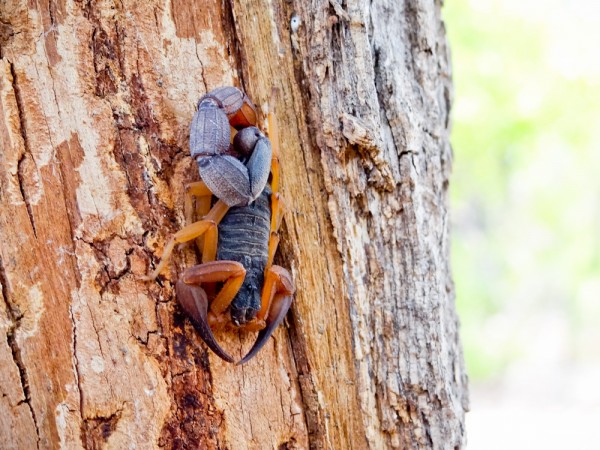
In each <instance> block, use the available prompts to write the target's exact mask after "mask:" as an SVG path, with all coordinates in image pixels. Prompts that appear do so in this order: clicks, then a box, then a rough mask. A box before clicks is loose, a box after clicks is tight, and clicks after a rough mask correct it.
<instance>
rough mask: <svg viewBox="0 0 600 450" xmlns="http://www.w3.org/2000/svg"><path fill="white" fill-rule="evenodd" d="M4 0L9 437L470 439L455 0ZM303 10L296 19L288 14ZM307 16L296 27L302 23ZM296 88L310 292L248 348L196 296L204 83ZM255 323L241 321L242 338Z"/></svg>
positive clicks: (262, 97)
mask: <svg viewBox="0 0 600 450" xmlns="http://www.w3.org/2000/svg"><path fill="white" fill-rule="evenodd" d="M394 3H395V2H392V1H391V0H378V1H375V2H372V3H371V2H359V1H356V0H346V1H345V2H340V3H338V2H337V1H336V0H329V1H327V0H315V1H312V2H302V1H299V0H288V1H285V2H270V1H267V0H253V1H241V0H232V1H231V3H230V2H226V1H223V2H222V1H217V0H214V1H210V0H205V1H183V0H172V1H171V2H166V3H163V2H160V1H148V2H133V1H131V0H123V1H118V2H116V1H112V0H105V1H98V2H92V1H90V0H87V1H72V0H47V1H46V0H44V1H37V2H33V1H30V2H25V1H18V0H5V1H3V2H2V4H1V6H0V52H1V54H0V56H1V60H0V133H1V153H0V202H1V209H0V227H1V228H0V239H1V242H0V244H1V247H0V283H1V285H2V297H3V299H2V300H3V301H2V302H0V390H1V394H2V396H1V398H0V408H1V409H2V411H3V413H2V414H1V418H0V439H1V441H0V442H2V446H3V447H4V448H22V449H30V448H36V447H37V448H43V449H47V448H59V447H61V448H82V447H83V448H89V449H96V448H111V449H121V448H127V447H135V448H157V447H166V448H230V449H245V448H256V449H259V448H260V449H262V448H279V449H285V448H316V449H320V448H338V449H349V448H352V449H363V448H370V449H380V448H440V449H441V448H449V449H454V448H459V447H461V446H462V444H463V442H464V412H465V410H466V408H467V387H466V375H465V371H464V366H463V362H462V355H461V349H460V344H459V340H458V332H457V317H456V313H455V309H454V288H453V284H452V280H451V277H450V270H449V248H448V247H449V239H448V230H449V221H448V195H447V194H448V177H449V172H450V166H451V162H452V154H451V149H450V144H449V137H448V134H449V119H448V114H449V108H450V101H451V92H452V86H451V79H450V76H451V73H450V66H449V56H448V48H447V43H446V37H445V31H444V26H443V23H442V20H441V16H440V8H441V4H440V2H436V3H435V4H431V3H430V2H425V1H423V0H415V1H408V2H400V3H399V4H397V5H394ZM292 18H293V20H291V19H292ZM298 24H299V26H298ZM220 85H236V86H241V87H242V88H243V89H244V90H245V91H246V92H247V94H248V95H249V97H250V98H251V99H253V101H254V102H255V103H256V104H257V105H259V106H261V107H263V116H264V112H265V105H266V104H267V102H268V100H269V98H270V93H271V90H272V88H273V87H275V88H277V90H278V95H277V102H276V116H277V120H278V123H279V128H280V136H281V137H280V139H281V146H282V163H283V168H282V189H283V195H284V197H285V199H286V203H287V206H288V212H287V215H286V217H285V220H284V225H283V231H282V243H281V245H280V251H279V254H278V256H277V258H278V263H279V264H281V265H282V266H284V267H288V268H289V269H290V271H291V273H292V274H293V276H294V278H295V282H296V286H297V294H296V296H295V299H294V303H293V305H292V310H291V313H290V314H289V317H288V321H287V323H286V324H285V325H284V326H281V327H280V328H279V329H278V330H277V331H276V333H275V336H274V338H273V339H271V340H270V341H269V343H268V344H267V345H266V346H265V348H264V349H263V350H262V351H261V352H260V353H259V355H258V356H257V357H256V358H255V359H253V360H252V361H251V362H250V363H248V364H247V365H244V366H241V367H240V366H233V365H230V364H227V363H224V362H222V361H221V360H220V359H218V358H217V357H216V356H214V355H213V354H212V353H210V352H208V351H207V349H206V347H205V345H204V344H203V343H202V342H201V340H200V339H199V337H198V335H197V333H196V332H195V331H194V329H193V327H192V326H191V324H190V322H189V321H188V320H187V319H186V318H185V316H184V315H183V313H182V312H181V310H180V309H179V308H178V306H177V304H176V301H175V299H174V289H173V287H174V282H175V281H176V279H177V277H178V274H180V273H181V272H182V270H183V269H184V268H185V267H188V266H190V265H193V264H195V263H197V261H198V259H197V255H196V253H195V251H194V249H193V248H192V246H187V247H182V248H181V249H180V250H179V251H177V252H176V254H175V256H174V258H173V259H172V261H171V263H170V264H169V269H168V270H166V271H165V273H164V276H163V277H161V278H159V281H157V282H152V283H148V282H144V281H141V280H140V277H141V276H142V275H144V274H146V273H147V272H148V271H149V270H150V269H151V263H153V264H155V263H156V262H157V260H158V259H159V258H160V255H161V253H162V251H163V248H164V245H165V242H166V240H167V239H168V237H169V235H170V233H173V232H174V231H176V230H177V229H178V228H180V227H181V225H182V224H183V221H184V220H183V187H184V185H185V184H186V183H187V182H190V181H193V180H197V179H198V172H197V169H196V167H195V163H193V161H192V160H191V158H190V157H189V148H188V133H189V124H190V121H191V118H192V115H193V113H194V108H195V106H196V103H197V100H198V99H199V97H200V96H201V95H202V94H203V93H205V92H207V91H208V90H211V89H213V88H215V87H217V86H220ZM251 338H252V336H248V335H246V334H238V333H221V334H219V339H220V340H221V342H223V345H224V346H225V347H226V348H227V349H229V351H231V352H233V353H234V354H235V355H237V356H240V355H242V354H243V353H244V350H247V349H248V345H249V343H250V342H251Z"/></svg>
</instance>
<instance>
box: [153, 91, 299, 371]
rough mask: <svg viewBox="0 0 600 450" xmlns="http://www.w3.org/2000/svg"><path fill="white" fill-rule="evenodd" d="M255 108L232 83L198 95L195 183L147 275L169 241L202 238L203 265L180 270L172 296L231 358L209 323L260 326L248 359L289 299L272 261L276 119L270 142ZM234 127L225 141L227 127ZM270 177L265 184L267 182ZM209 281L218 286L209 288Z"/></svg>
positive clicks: (276, 220)
mask: <svg viewBox="0 0 600 450" xmlns="http://www.w3.org/2000/svg"><path fill="white" fill-rule="evenodd" d="M255 123H256V110H255V108H254V106H253V105H252V103H251V102H250V100H249V99H248V98H247V97H246V95H245V94H243V93H242V92H241V91H240V90H239V89H237V88H233V87H222V88H217V89H215V90H213V91H211V92H210V93H208V94H207V95H205V96H204V97H202V98H201V99H200V101H199V106H198V111H197V112H196V114H195V116H194V119H193V121H192V126H191V130H190V152H191V155H192V157H193V158H194V159H195V160H196V161H197V163H198V169H199V172H200V177H201V178H202V181H201V182H196V183H191V184H190V185H188V187H187V189H186V202H185V203H186V220H187V221H188V223H189V222H192V212H191V210H192V204H193V198H195V199H196V211H197V215H198V216H199V217H201V219H200V220H198V221H196V222H193V223H191V224H189V225H187V226H186V227H184V228H183V229H181V230H180V231H178V232H177V233H175V234H174V235H173V237H172V238H171V240H170V241H169V243H168V244H167V246H166V247H165V250H164V252H163V256H162V260H161V262H160V264H158V266H157V267H156V269H155V270H154V272H153V273H152V274H151V275H150V276H149V277H147V278H148V279H155V278H156V277H157V276H158V274H159V272H160V271H161V269H162V268H163V267H164V265H165V264H166V261H167V260H168V258H169V256H170V254H171V252H172V250H173V248H174V246H175V244H176V243H181V242H188V241H190V240H193V239H196V238H199V237H200V238H201V239H202V241H203V242H202V243H201V247H202V264H198V265H195V266H192V267H189V268H188V269H186V270H185V271H184V272H183V274H182V275H181V277H180V279H179V281H178V282H177V284H176V291H177V300H178V302H179V304H180V305H181V307H182V308H183V310H184V311H185V312H186V313H187V314H188V315H189V317H190V318H191V320H192V322H193V323H194V325H195V327H196V329H197V330H198V332H199V333H200V336H201V337H202V339H203V340H204V342H205V343H206V344H207V345H208V347H209V348H210V349H211V350H213V351H214V352H215V353H216V354H217V355H218V356H219V357H221V358H222V359H224V360H226V361H228V362H233V361H234V359H233V358H232V357H231V356H230V355H229V354H228V353H227V352H225V351H224V350H223V349H222V348H221V346H220V345H219V343H218V342H217V341H216V339H215V336H214V335H213V330H218V329H225V328H227V327H229V326H234V327H237V328H241V329H244V330H248V331H259V334H258V337H257V339H256V341H255V343H254V346H253V347H252V349H251V350H250V351H249V352H248V354H247V355H246V356H245V357H244V358H242V359H241V360H240V361H239V363H238V364H242V363H245V362H247V361H248V360H249V359H251V358H252V357H253V356H254V355H255V354H256V353H257V352H258V351H259V350H260V349H261V348H262V347H263V345H264V344H265V343H266V342H267V340H268V338H269V337H270V336H271V335H272V334H273V331H274V330H275V329H276V328H277V326H278V325H279V324H280V323H281V322H282V321H283V319H284V317H285V315H286V313H287V311H288V309H289V307H290V305H291V302H292V295H293V293H294V290H295V288H294V283H293V281H292V278H291V275H290V274H289V272H288V271H287V270H286V269H284V268H282V267H279V266H276V265H273V257H274V255H275V252H276V250H277V245H278V243H279V236H278V229H279V224H280V222H281V218H282V214H283V209H282V203H281V199H280V194H279V192H278V190H279V160H278V145H277V144H278V142H277V126H276V124H275V120H274V116H273V115H272V113H270V114H269V128H270V129H269V131H270V137H271V138H272V139H273V146H272V145H271V142H270V141H269V139H267V138H266V137H265V136H264V135H263V134H262V133H261V132H260V130H259V129H258V128H256V127H255V126H254V124H255ZM230 125H231V126H232V127H235V128H236V129H238V130H239V131H237V133H236V135H235V138H234V139H233V143H231V131H230V128H229V126H230ZM269 179H270V184H267V181H268V180H269ZM215 288H218V293H216V294H213V291H214V290H215Z"/></svg>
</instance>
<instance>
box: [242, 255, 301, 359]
mask: <svg viewBox="0 0 600 450" xmlns="http://www.w3.org/2000/svg"><path fill="white" fill-rule="evenodd" d="M294 291H295V287H294V282H293V281H292V277H291V275H290V273H289V272H288V271H287V270H285V269H284V268H283V267H280V266H271V268H270V269H269V270H268V271H267V275H266V277H265V284H264V286H263V290H262V307H261V310H260V311H259V313H258V315H257V316H256V318H257V319H258V320H262V319H264V318H265V316H266V323H267V326H266V327H265V328H264V329H263V330H261V331H260V332H259V333H258V336H257V338H256V342H255V343H254V345H253V346H252V348H251V349H250V351H249V352H248V354H247V355H246V356H244V357H243V358H242V359H241V360H240V361H239V362H238V364H244V363H246V362H248V361H249V360H250V359H252V357H254V355H256V353H258V351H259V350H260V349H261V348H262V347H263V346H264V345H265V344H266V343H267V341H268V340H269V337H271V335H272V334H273V331H275V329H276V328H277V327H278V326H279V324H280V323H281V322H282V321H283V319H284V318H285V315H286V314H287V312H288V310H289V309H290V305H291V304H292V295H293V294H294Z"/></svg>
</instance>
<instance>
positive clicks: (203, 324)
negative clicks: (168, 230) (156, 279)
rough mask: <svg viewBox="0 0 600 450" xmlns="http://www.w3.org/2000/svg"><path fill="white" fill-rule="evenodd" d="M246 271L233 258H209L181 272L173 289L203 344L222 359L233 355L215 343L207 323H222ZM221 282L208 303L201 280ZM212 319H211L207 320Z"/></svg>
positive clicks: (226, 359) (230, 358)
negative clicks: (225, 259) (218, 259)
mask: <svg viewBox="0 0 600 450" xmlns="http://www.w3.org/2000/svg"><path fill="white" fill-rule="evenodd" d="M245 276H246V270H245V269H244V266H242V265H241V264H240V263H238V262H236V261H212V262H208V263H204V264H199V265H197V266H192V267H190V268H188V269H186V270H185V272H183V274H182V276H181V278H180V280H179V281H178V282H177V284H176V286H175V288H176V291H177V301H178V302H179V304H180V305H181V307H182V308H183V310H184V311H185V312H186V313H187V314H188V315H189V316H190V317H191V319H192V321H193V323H194V325H195V326H196V328H197V330H198V332H199V333H200V336H201V337H202V339H204V342H206V345H208V347H209V348H210V349H211V350H212V351H214V352H215V353H216V354H217V355H218V356H220V357H221V358H223V359H224V360H225V361H228V362H233V358H232V357H231V356H230V355H229V354H227V352H225V351H224V350H223V349H222V348H221V346H220V345H219V344H218V342H217V340H216V339H215V336H214V335H213V333H212V330H211V327H210V325H209V324H210V322H213V323H214V324H219V323H223V322H224V321H225V322H226V321H227V320H224V319H222V318H221V316H223V315H224V314H223V313H224V312H225V311H226V310H227V307H228V306H229V304H230V303H231V301H232V300H233V298H234V297H235V295H236V294H237V292H238V290H239V289H240V286H241V285H242V283H243V282H244V277H245ZM215 282H224V283H225V284H224V285H223V288H222V289H221V291H220V292H219V294H218V295H217V297H216V298H215V299H214V300H213V301H212V302H211V303H210V312H209V304H208V303H209V302H208V297H207V295H206V292H205V291H204V289H202V283H215ZM211 319H212V320H211Z"/></svg>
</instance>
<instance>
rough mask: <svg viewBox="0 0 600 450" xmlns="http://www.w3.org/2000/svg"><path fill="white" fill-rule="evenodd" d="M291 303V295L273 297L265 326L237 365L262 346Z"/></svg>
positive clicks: (247, 359) (245, 360) (254, 353)
mask: <svg viewBox="0 0 600 450" xmlns="http://www.w3.org/2000/svg"><path fill="white" fill-rule="evenodd" d="M291 304H292V296H291V295H286V296H280V297H275V298H274V299H273V304H272V305H271V310H270V311H269V316H268V317H267V326H266V327H265V328H264V329H263V330H261V331H260V332H259V333H258V337H257V338H256V342H254V345H253V346H252V348H251V349H250V351H249V352H248V354H247V355H246V356H244V357H243V358H242V359H241V360H240V361H239V362H238V363H237V365H241V364H245V363H247V362H248V361H250V360H251V359H252V358H253V357H254V356H255V355H256V354H257V353H258V352H259V350H260V349H261V348H263V346H264V345H265V344H266V343H267V341H268V340H269V338H270V337H271V335H272V334H273V332H274V331H275V329H276V328H277V327H278V326H279V324H280V323H281V322H283V319H284V318H285V315H286V314H287V312H288V310H289V309H290V305H291Z"/></svg>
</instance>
